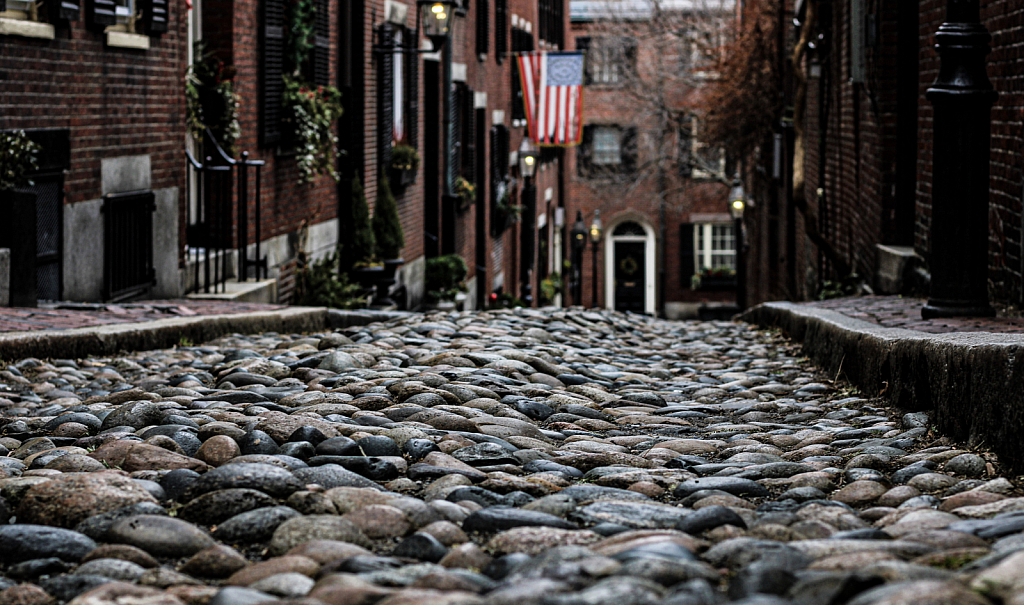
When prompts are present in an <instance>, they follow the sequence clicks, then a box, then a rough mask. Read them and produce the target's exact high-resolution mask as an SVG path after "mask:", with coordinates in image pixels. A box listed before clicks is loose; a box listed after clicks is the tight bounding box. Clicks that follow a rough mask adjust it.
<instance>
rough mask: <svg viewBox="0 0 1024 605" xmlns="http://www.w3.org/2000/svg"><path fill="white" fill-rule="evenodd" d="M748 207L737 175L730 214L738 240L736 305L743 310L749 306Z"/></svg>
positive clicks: (730, 201)
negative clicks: (745, 222)
mask: <svg viewBox="0 0 1024 605" xmlns="http://www.w3.org/2000/svg"><path fill="white" fill-rule="evenodd" d="M746 207H747V194H746V192H745V191H744V190H743V183H742V182H741V181H740V178H739V177H738V176H737V177H736V178H734V179H733V180H732V189H730V190H729V214H731V215H732V220H733V225H734V226H733V230H734V232H735V233H734V236H733V237H734V239H735V241H736V307H737V308H739V310H741V311H742V310H743V309H745V308H746V306H747V258H746V251H745V250H744V248H745V241H744V240H745V238H744V234H743V211H744V210H745V209H746Z"/></svg>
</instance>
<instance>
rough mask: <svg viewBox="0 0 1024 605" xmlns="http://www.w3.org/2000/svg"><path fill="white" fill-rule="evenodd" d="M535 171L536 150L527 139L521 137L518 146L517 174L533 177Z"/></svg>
mask: <svg viewBox="0 0 1024 605" xmlns="http://www.w3.org/2000/svg"><path fill="white" fill-rule="evenodd" d="M536 173H537V150H536V149H535V148H534V147H533V145H530V141H529V139H523V143H522V145H520V146H519V174H521V175H522V176H523V177H524V178H528V179H530V178H533V175H534V174H536Z"/></svg>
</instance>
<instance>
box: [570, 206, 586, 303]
mask: <svg viewBox="0 0 1024 605" xmlns="http://www.w3.org/2000/svg"><path fill="white" fill-rule="evenodd" d="M569 234H570V235H571V236H572V277H573V282H572V303H573V304H574V305H582V304H583V249H584V248H586V247H587V226H586V225H585V224H584V223H583V212H582V211H580V210H577V211H576V222H575V223H573V225H572V231H570V232H569Z"/></svg>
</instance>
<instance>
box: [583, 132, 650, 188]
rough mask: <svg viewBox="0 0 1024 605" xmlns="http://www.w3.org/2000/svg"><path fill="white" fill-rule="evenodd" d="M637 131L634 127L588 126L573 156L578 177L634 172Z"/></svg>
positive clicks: (597, 176)
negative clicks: (574, 156)
mask: <svg viewBox="0 0 1024 605" xmlns="http://www.w3.org/2000/svg"><path fill="white" fill-rule="evenodd" d="M636 136H637V129H636V127H634V126H630V127H621V126H615V125H597V124H588V125H586V126H584V127H583V141H582V143H581V145H580V146H579V148H578V151H577V155H576V166H577V171H578V173H579V175H580V176H583V177H596V178H599V177H602V176H610V175H612V174H631V173H633V172H635V171H636V161H637V145H636Z"/></svg>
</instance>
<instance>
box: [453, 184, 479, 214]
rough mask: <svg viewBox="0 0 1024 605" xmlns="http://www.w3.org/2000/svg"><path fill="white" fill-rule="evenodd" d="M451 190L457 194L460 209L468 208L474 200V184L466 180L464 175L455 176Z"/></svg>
mask: <svg viewBox="0 0 1024 605" xmlns="http://www.w3.org/2000/svg"><path fill="white" fill-rule="evenodd" d="M452 190H453V191H454V193H455V195H457V196H459V210H460V211H465V210H468V209H469V207H470V206H472V205H473V202H475V201H476V185H474V184H473V183H470V182H469V181H467V180H466V178H465V177H461V176H460V177H457V178H456V179H455V183H454V186H453V187H452Z"/></svg>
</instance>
